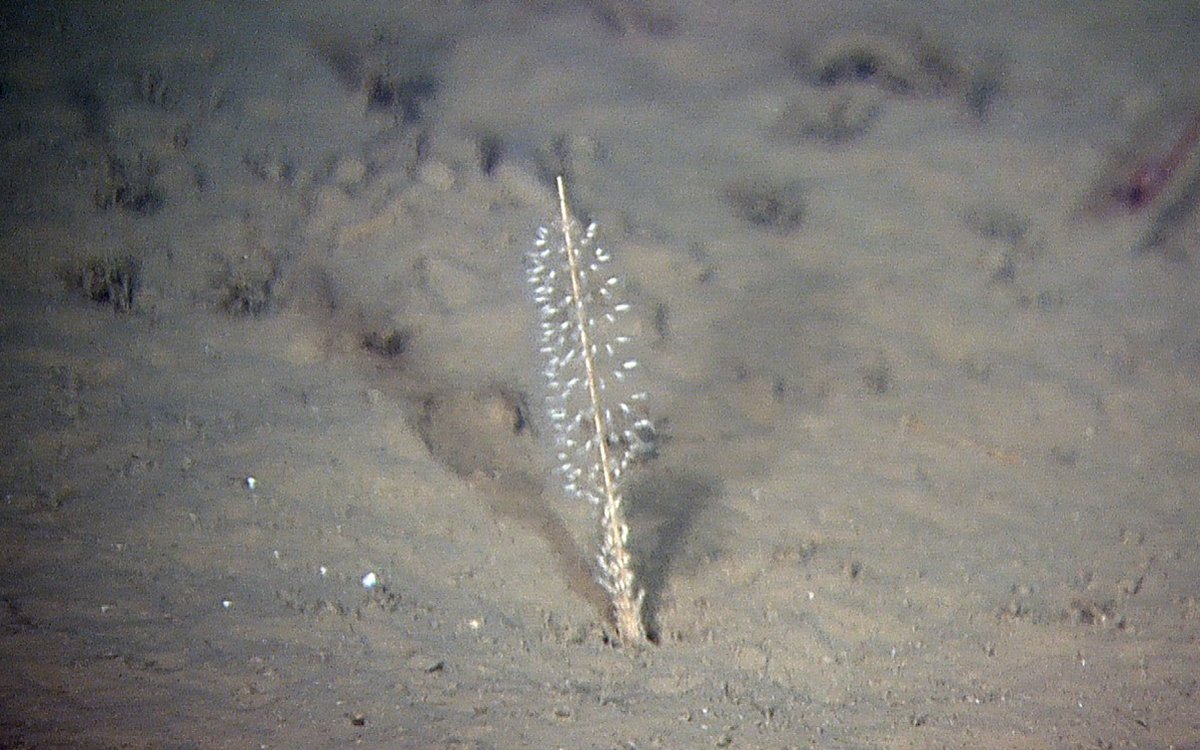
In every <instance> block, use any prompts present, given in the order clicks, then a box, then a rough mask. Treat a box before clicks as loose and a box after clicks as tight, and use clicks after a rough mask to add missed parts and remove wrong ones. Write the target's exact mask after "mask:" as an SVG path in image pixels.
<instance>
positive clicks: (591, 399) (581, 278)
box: [527, 176, 653, 644]
mask: <svg viewBox="0 0 1200 750" xmlns="http://www.w3.org/2000/svg"><path fill="white" fill-rule="evenodd" d="M557 182H558V206H559V217H558V219H557V220H555V221H551V222H550V223H549V224H548V225H547V226H544V227H541V228H540V229H538V233H537V239H536V241H535V242H534V245H533V248H532V249H531V250H530V251H529V253H528V256H527V264H528V273H529V275H528V281H529V286H530V289H532V291H533V299H534V302H535V304H536V305H537V308H538V315H539V319H540V323H539V326H540V339H539V344H538V348H539V351H540V353H541V357H542V363H543V369H542V373H543V376H544V377H545V381H546V385H547V397H546V401H547V403H546V407H547V414H548V415H549V418H550V420H549V421H550V424H551V425H552V429H553V432H554V445H555V464H556V465H557V470H558V473H559V474H560V475H561V477H562V481H563V490H564V492H565V493H566V494H567V495H568V496H571V497H580V498H583V499H585V500H587V501H588V502H589V503H591V504H592V505H593V506H594V507H596V508H598V509H599V511H600V513H599V516H600V524H601V527H600V532H601V535H600V553H599V555H598V556H597V563H598V567H599V570H598V573H597V579H598V580H599V583H600V585H601V586H603V587H604V590H605V591H607V592H608V595H609V599H610V601H611V602H612V615H613V621H614V623H615V625H616V628H617V637H618V638H619V640H620V641H621V643H623V644H639V643H643V642H645V641H646V629H645V625H644V624H643V622H642V600H643V598H644V597H645V592H644V591H643V590H642V589H640V588H638V586H637V585H636V583H635V581H634V573H633V560H632V558H631V556H630V553H629V548H628V544H627V543H628V538H629V527H628V525H627V524H626V522H625V513H624V510H623V509H622V507H621V502H622V496H621V479H622V477H623V475H624V472H625V469H626V467H627V466H628V464H629V461H630V459H631V457H632V456H633V453H634V451H636V450H637V446H639V445H643V444H644V440H643V436H644V435H646V434H652V432H653V427H652V425H651V424H650V422H649V420H647V419H645V418H644V417H639V416H637V415H638V410H636V409H634V408H631V406H630V404H629V401H639V400H642V399H644V398H645V396H644V394H635V395H633V396H630V397H629V399H628V401H615V402H614V403H612V404H610V403H609V402H608V401H607V400H606V396H607V395H608V387H609V385H610V382H620V381H623V380H624V379H625V377H626V375H627V374H628V373H629V372H630V371H632V370H634V369H635V368H636V367H637V362H636V361H635V360H633V359H630V358H623V357H622V356H621V353H620V350H621V345H623V344H625V343H628V341H629V337H628V336H626V335H623V334H620V333H619V330H620V329H619V325H620V322H621V317H622V315H623V314H624V313H626V312H628V311H629V305H628V304H626V303H625V302H622V301H619V300H617V299H616V297H617V295H618V290H619V287H620V281H619V279H618V278H617V277H616V276H614V275H612V274H611V273H609V272H608V271H607V270H606V266H607V265H608V263H609V262H610V261H611V260H612V256H611V255H610V254H609V253H608V252H607V251H605V250H604V249H603V248H601V246H600V244H599V242H598V241H597V236H596V224H595V223H593V224H591V225H590V226H588V227H587V228H586V229H583V230H582V231H581V229H580V225H579V223H578V222H577V221H576V220H575V218H574V217H573V216H572V215H571V210H570V208H569V207H568V205H567V194H566V187H565V186H564V184H563V178H562V177H561V176H560V177H559V178H558V180H557Z"/></svg>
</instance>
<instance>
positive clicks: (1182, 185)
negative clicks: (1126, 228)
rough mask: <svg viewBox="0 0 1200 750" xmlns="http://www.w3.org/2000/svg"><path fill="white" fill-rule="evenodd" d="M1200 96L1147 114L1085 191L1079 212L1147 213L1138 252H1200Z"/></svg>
mask: <svg viewBox="0 0 1200 750" xmlns="http://www.w3.org/2000/svg"><path fill="white" fill-rule="evenodd" d="M1198 205H1200V101H1190V102H1187V103H1173V104H1169V105H1166V106H1164V107H1162V108H1160V109H1158V110H1156V111H1154V112H1152V113H1151V114H1149V115H1148V116H1146V117H1145V118H1143V120H1142V121H1141V122H1140V123H1139V125H1138V126H1137V127H1136V128H1135V129H1134V130H1133V132H1132V135H1131V137H1130V138H1129V140H1128V141H1127V142H1126V143H1125V145H1124V146H1123V147H1121V148H1120V149H1118V150H1117V151H1116V152H1115V153H1114V154H1113V156H1112V158H1111V159H1110V160H1109V165H1108V167H1107V168H1106V169H1105V170H1104V171H1103V172H1102V173H1101V175H1100V177H1099V178H1098V179H1097V180H1096V181H1095V183H1094V184H1093V186H1092V188H1091V189H1090V190H1089V191H1088V192H1087V194H1086V195H1085V196H1084V199H1083V202H1082V203H1081V204H1080V206H1079V208H1078V210H1077V212H1076V215H1077V216H1078V217H1083V218H1089V219H1099V220H1111V219H1115V218H1116V217H1119V216H1123V215H1124V216H1130V215H1138V214H1145V215H1148V216H1149V217H1150V218H1149V221H1148V224H1147V226H1146V230H1145V231H1144V232H1143V234H1142V236H1141V237H1140V238H1139V240H1138V242H1137V244H1136V245H1135V246H1134V248H1133V249H1134V251H1135V252H1139V253H1151V254H1155V255H1160V256H1163V257H1166V258H1170V259H1173V260H1186V259H1188V258H1190V257H1191V255H1192V254H1193V253H1194V252H1198V251H1200V212H1198V211H1197V210H1196V209H1197V206H1198Z"/></svg>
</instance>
